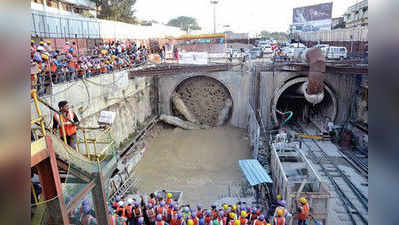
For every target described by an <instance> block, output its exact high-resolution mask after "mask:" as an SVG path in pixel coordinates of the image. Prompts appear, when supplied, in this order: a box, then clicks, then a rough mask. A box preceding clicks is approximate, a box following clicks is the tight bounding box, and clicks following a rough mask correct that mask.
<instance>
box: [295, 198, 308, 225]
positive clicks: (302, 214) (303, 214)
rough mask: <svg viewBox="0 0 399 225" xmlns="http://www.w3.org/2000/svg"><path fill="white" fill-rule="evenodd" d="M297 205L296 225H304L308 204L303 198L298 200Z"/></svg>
mask: <svg viewBox="0 0 399 225" xmlns="http://www.w3.org/2000/svg"><path fill="white" fill-rule="evenodd" d="M299 203H300V205H301V206H299V213H298V225H305V224H307V223H306V220H307V219H308V216H309V209H310V207H309V203H308V201H307V200H306V198H304V197H301V198H299Z"/></svg>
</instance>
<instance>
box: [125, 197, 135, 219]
mask: <svg viewBox="0 0 399 225" xmlns="http://www.w3.org/2000/svg"><path fill="white" fill-rule="evenodd" d="M133 203H134V202H133V200H132V199H131V198H128V199H127V206H126V207H125V215H126V218H127V224H128V225H133V224H134V219H135V218H134V214H133Z"/></svg>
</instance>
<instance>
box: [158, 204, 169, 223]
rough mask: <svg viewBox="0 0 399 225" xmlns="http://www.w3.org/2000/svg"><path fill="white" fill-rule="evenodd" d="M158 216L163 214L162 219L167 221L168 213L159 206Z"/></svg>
mask: <svg viewBox="0 0 399 225" xmlns="http://www.w3.org/2000/svg"><path fill="white" fill-rule="evenodd" d="M157 214H161V215H162V219H163V220H165V219H166V215H167V211H166V209H165V208H164V207H161V206H159V207H158V208H157Z"/></svg>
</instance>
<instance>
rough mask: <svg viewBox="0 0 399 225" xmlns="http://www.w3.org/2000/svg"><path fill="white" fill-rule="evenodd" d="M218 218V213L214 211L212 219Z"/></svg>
mask: <svg viewBox="0 0 399 225" xmlns="http://www.w3.org/2000/svg"><path fill="white" fill-rule="evenodd" d="M218 216H219V213H218V211H217V210H215V211H213V212H212V219H217V218H218Z"/></svg>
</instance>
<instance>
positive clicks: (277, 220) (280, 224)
mask: <svg viewBox="0 0 399 225" xmlns="http://www.w3.org/2000/svg"><path fill="white" fill-rule="evenodd" d="M276 212H277V216H274V217H273V225H285V217H284V209H281V208H280V209H277V210H276Z"/></svg>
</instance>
